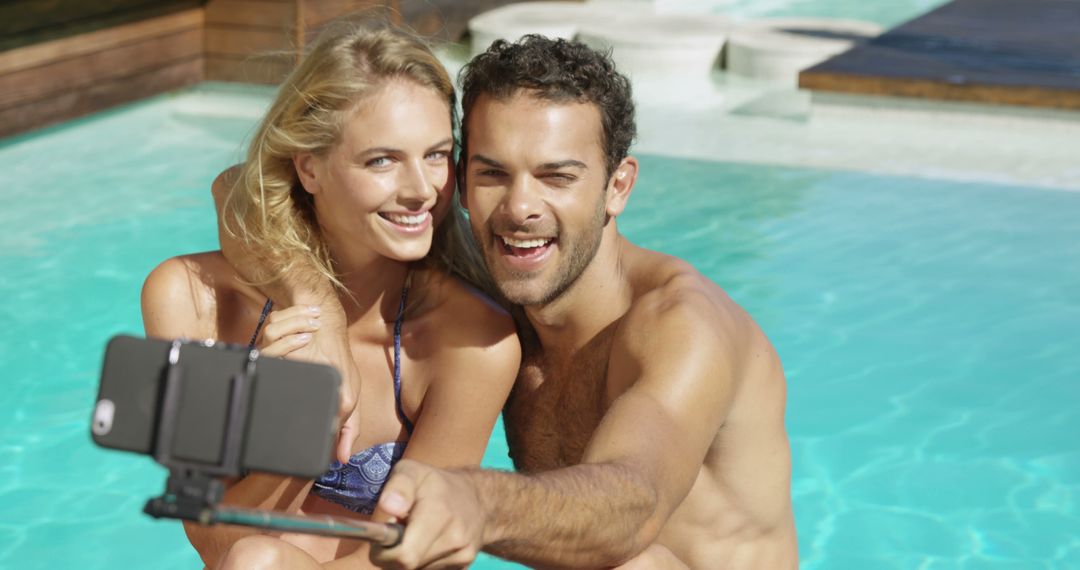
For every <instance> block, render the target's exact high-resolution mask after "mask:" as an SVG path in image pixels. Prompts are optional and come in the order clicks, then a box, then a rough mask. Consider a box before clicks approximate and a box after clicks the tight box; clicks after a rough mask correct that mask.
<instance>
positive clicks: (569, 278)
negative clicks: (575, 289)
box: [474, 188, 609, 307]
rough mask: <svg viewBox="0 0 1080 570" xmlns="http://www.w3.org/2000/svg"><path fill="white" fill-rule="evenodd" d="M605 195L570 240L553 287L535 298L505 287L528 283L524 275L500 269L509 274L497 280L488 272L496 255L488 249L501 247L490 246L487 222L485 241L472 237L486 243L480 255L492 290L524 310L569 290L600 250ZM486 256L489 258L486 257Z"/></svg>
mask: <svg viewBox="0 0 1080 570" xmlns="http://www.w3.org/2000/svg"><path fill="white" fill-rule="evenodd" d="M606 195H607V188H604V192H603V194H601V199H600V201H599V204H598V205H597V208H596V211H595V212H594V215H593V218H592V223H591V224H590V225H589V227H587V228H585V230H584V231H583V232H582V235H581V238H580V239H576V240H574V241H575V243H573V244H571V250H570V251H569V252H567V255H566V257H565V260H566V263H565V265H563V266H562V267H559V268H558V270H557V272H556V275H555V278H554V280H553V281H554V283H553V285H552V286H551V287H549V288H548V289H547V290H546V291H541V292H540V293H539V294H537V295H531V296H530V295H529V293H528V291H521V290H517V289H519V288H517V287H513V285H510V286H509V287H508V283H509V282H519V281H526V282H528V281H530V279H529V277H528V276H527V274H525V273H518V272H516V271H513V270H512V269H506V268H501V271H502V272H504V274H505V273H510V277H511V278H510V279H503V280H500V278H499V275H497V274H496V272H494V271H492V270H491V268H492V267H493V266H494V265H495V259H492V256H496V257H497V256H498V255H499V252H498V251H492V248H499V247H501V246H500V245H498V244H493V243H492V241H491V239H490V237H491V236H494V235H495V233H494V231H493V229H492V228H491V226H490V222H489V224H488V225H487V227H485V228H484V231H485V232H487V236H488V237H489V239H488V241H486V242H483V241H481V240H480V237H481V236H478V235H474V237H475V238H476V240H477V242H478V243H487V244H488V245H487V247H486V248H485V252H484V263H485V264H486V265H487V269H488V273H490V274H491V277H492V280H493V281H494V282H495V287H496V288H497V289H498V290H499V292H500V293H501V294H502V295H503V297H505V298H506V300H508V301H510V302H511V303H513V304H515V305H522V306H526V307H527V306H531V305H546V304H548V303H551V302H552V301H554V300H555V299H558V298H559V297H560V296H562V294H563V293H565V292H566V291H567V290H569V289H570V287H572V286H573V285H574V283H575V282H577V280H578V278H579V277H581V274H582V273H584V271H585V268H586V267H588V266H589V263H591V262H592V260H593V258H594V257H596V252H597V251H598V250H599V249H600V242H601V240H602V239H603V235H604V227H605V226H606V225H607V222H608V221H609V218H608V216H607V215H606V212H605V206H606V202H607V201H606V199H605V198H606ZM475 233H476V232H474V234H475ZM562 233H563V232H562V231H560V230H559V229H558V228H556V236H558V240H559V243H558V245H559V247H560V249H561V248H562V246H563V243H564V242H563V239H562V237H563V235H562ZM495 239H499V238H495ZM489 253H490V254H491V255H489ZM526 288H527V287H526Z"/></svg>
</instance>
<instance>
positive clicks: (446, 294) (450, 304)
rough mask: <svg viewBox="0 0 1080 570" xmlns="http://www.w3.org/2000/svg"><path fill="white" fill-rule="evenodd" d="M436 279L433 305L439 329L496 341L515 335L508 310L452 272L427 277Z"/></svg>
mask: <svg viewBox="0 0 1080 570" xmlns="http://www.w3.org/2000/svg"><path fill="white" fill-rule="evenodd" d="M430 280H431V281H434V282H437V289H438V291H439V293H438V297H439V299H438V303H437V306H435V307H433V313H434V315H433V316H434V317H435V318H436V320H437V322H438V324H439V326H440V328H444V329H446V330H448V331H453V334H454V335H455V336H456V335H460V336H461V338H462V339H463V340H464V339H468V340H470V341H473V342H483V343H484V344H487V343H492V342H497V341H499V340H502V339H505V338H506V337H508V336H516V334H517V333H516V329H515V328H514V320H513V318H511V316H510V312H509V311H508V310H507V309H506V308H505V307H503V306H502V305H500V304H499V303H497V302H496V301H495V300H493V299H492V298H491V297H489V296H488V295H487V294H485V293H484V292H483V291H481V290H480V289H477V288H476V287H474V286H473V285H472V284H470V283H468V282H466V281H464V280H462V279H460V278H459V277H457V276H455V275H450V274H446V273H442V272H438V273H436V274H434V275H432V276H431V277H430Z"/></svg>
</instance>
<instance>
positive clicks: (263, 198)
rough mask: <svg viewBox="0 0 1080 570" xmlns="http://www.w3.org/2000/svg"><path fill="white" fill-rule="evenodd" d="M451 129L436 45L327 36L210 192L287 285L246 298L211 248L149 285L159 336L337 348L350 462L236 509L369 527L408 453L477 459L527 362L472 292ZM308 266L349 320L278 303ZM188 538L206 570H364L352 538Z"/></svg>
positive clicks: (373, 34)
mask: <svg viewBox="0 0 1080 570" xmlns="http://www.w3.org/2000/svg"><path fill="white" fill-rule="evenodd" d="M453 126H454V90H453V86H452V83H451V81H450V78H449V77H448V76H447V74H446V71H445V70H444V69H443V67H442V66H441V65H440V64H439V62H438V61H437V60H436V59H435V57H434V56H433V55H432V54H431V52H430V51H429V50H428V49H427V47H426V46H424V45H423V44H422V43H421V42H419V41H417V40H416V39H414V38H412V37H410V36H408V35H407V34H405V33H402V32H400V31H396V30H394V29H391V28H385V27H384V28H377V29H374V28H355V27H353V28H341V27H338V28H333V29H331V30H329V31H327V32H325V33H324V34H323V35H322V36H321V37H320V38H319V39H318V40H317V41H316V42H315V44H314V46H313V47H312V48H311V50H310V51H309V53H308V54H307V56H306V57H305V58H304V59H303V61H302V62H301V63H300V64H299V65H298V67H297V68H296V69H295V70H294V71H293V72H292V74H291V75H290V76H289V77H288V78H287V79H286V80H285V82H284V83H283V85H282V86H281V88H280V90H279V92H278V95H277V98H276V99H275V101H274V103H273V105H272V106H271V107H270V110H269V111H268V113H267V115H266V117H265V119H264V120H263V122H262V123H261V125H260V127H259V129H258V130H257V132H256V134H255V136H254V138H253V140H252V144H251V148H250V150H249V153H248V156H247V161H246V162H245V163H244V165H243V166H241V167H239V171H238V172H234V173H233V175H232V176H224V175H223V177H219V180H218V181H215V185H216V186H217V188H216V189H215V192H216V193H217V194H218V195H219V197H221V198H222V199H223V200H222V210H221V220H222V228H223V232H224V235H225V239H226V242H229V243H235V244H239V246H240V247H242V248H243V251H244V252H245V254H246V255H248V256H251V257H253V258H255V259H256V260H257V263H254V264H253V265H257V266H260V267H272V268H274V271H275V272H276V273H274V274H270V275H262V276H260V277H259V278H258V279H255V280H254V283H255V285H252V284H251V281H247V280H245V279H243V278H241V276H240V275H239V274H238V273H237V272H236V271H235V270H234V268H233V267H232V266H231V265H230V264H229V263H228V262H227V261H226V259H225V257H224V256H223V255H222V253H221V252H220V251H213V252H207V253H198V254H191V255H184V256H180V257H176V258H172V259H169V260H167V261H165V262H164V263H162V264H161V265H160V266H158V267H157V268H156V269H154V271H153V272H152V273H151V274H150V276H149V277H148V278H147V280H146V284H145V285H144V288H143V298H142V309H143V319H144V323H145V327H146V334H147V335H148V336H155V337H163V338H175V337H189V338H214V339H219V340H222V341H227V342H232V343H240V344H248V343H249V342H250V343H252V344H253V345H254V346H257V347H259V348H260V350H261V351H262V352H263V353H264V354H270V355H275V356H287V357H304V356H307V357H310V356H311V355H306V354H304V348H305V346H308V345H310V344H312V343H311V338H312V335H313V334H314V333H316V332H317V331H322V332H321V333H320V334H324V335H325V334H334V335H336V338H338V339H339V341H340V345H341V350H340V351H338V352H337V353H336V354H330V355H323V356H322V358H324V359H325V360H328V361H329V362H331V363H332V364H335V365H336V366H338V368H339V369H340V370H342V372H343V375H344V376H345V378H346V380H347V382H346V387H347V389H346V390H344V392H343V395H344V398H343V400H344V402H345V405H344V406H343V413H342V416H343V419H344V420H345V422H344V425H345V426H347V429H344V430H343V432H342V433H343V437H342V441H341V444H340V447H339V451H338V453H337V457H338V462H334V463H333V464H332V465H331V468H330V470H329V471H328V472H327V473H326V474H325V475H323V476H322V477H320V478H319V479H318V480H316V481H314V482H312V481H299V480H295V479H289V478H281V477H274V476H269V475H260V474H252V475H249V476H247V477H244V478H243V479H241V480H239V481H237V482H235V483H233V484H232V485H231V486H230V487H229V489H228V491H227V492H226V495H225V502H226V503H229V504H234V505H242V506H247V507H256V508H272V509H277V510H286V511H291V512H300V513H311V514H332V515H337V516H352V517H368V516H369V515H370V513H371V512H372V509H373V508H374V506H375V503H376V500H377V498H378V494H379V491H380V489H381V485H382V483H383V482H384V481H385V478H386V476H387V473H388V471H389V469H390V467H392V466H393V464H394V463H395V462H396V461H398V460H399V459H400V458H401V457H408V458H413V459H418V460H421V461H423V462H425V463H429V464H433V465H438V466H443V467H451V466H467V465H476V464H478V463H479V461H480V459H481V456H482V455H483V452H484V448H485V446H486V444H487V441H488V437H489V435H490V433H491V430H492V428H493V426H494V423H495V420H496V417H497V416H498V413H499V411H500V409H501V406H502V404H503V402H504V400H505V399H506V396H507V394H508V392H509V390H510V387H511V385H512V383H513V380H514V377H515V375H516V373H517V369H518V365H519V362H520V348H519V344H518V340H517V337H516V335H515V330H514V325H513V322H512V320H511V319H510V317H509V316H508V314H507V313H506V312H505V311H504V310H503V309H501V308H500V307H499V306H498V305H496V304H495V303H493V302H492V301H491V300H490V299H489V298H487V297H486V296H485V295H484V294H482V293H480V292H479V289H478V287H482V286H483V279H484V272H483V269H482V265H481V262H480V258H479V257H478V256H477V255H476V253H475V249H474V246H473V245H472V243H471V242H470V241H469V235H468V231H467V230H466V229H465V228H466V227H467V226H465V225H464V222H463V218H462V213H461V212H460V210H459V208H458V207H457V205H456V199H455V198H456V197H455V185H454V173H453V156H452V152H453V148H454V138H453ZM297 267H306V268H315V269H317V270H318V273H320V274H322V275H323V276H324V280H325V282H326V284H323V285H322V286H319V285H318V284H316V285H315V286H313V289H314V290H321V291H330V292H331V294H333V295H334V296H336V297H337V300H340V304H338V303H336V302H335V303H334V304H332V306H334V307H341V311H340V312H339V311H333V310H330V311H328V310H327V309H325V305H324V308H323V309H322V310H321V311H320V309H319V308H318V307H317V305H311V306H308V305H294V306H288V307H285V306H277V307H275V306H274V305H273V303H272V302H271V301H270V300H269V298H268V295H267V294H266V292H267V291H268V290H269V288H268V287H267V284H271V283H274V282H280V281H281V279H280V278H281V277H282V276H285V275H288V274H290V272H291V271H292V270H293V269H294V268H297ZM470 281H471V282H472V284H470ZM358 378H359V379H360V380H357V379H358ZM297 381H298V382H302V381H303V379H302V378H298V379H297ZM357 402H358V404H357ZM354 408H355V409H354ZM185 528H186V531H187V533H188V538H189V540H190V541H191V543H192V545H193V546H194V547H195V548H196V549H197V550H198V552H199V554H200V556H201V557H202V559H203V561H204V563H205V564H206V565H207V566H208V567H210V568H215V567H219V566H223V567H237V568H239V567H255V566H257V565H258V564H261V562H258V560H259V558H260V557H263V558H265V557H266V556H271V555H272V556H275V557H278V558H277V559H276V562H275V564H281V565H285V566H289V567H292V566H297V565H306V564H310V565H315V564H321V563H330V562H331V561H333V560H336V559H341V558H343V557H346V556H348V557H349V558H350V559H352V561H351V564H352V565H351V567H353V568H355V567H357V566H356V561H362V560H366V554H365V549H366V545H365V544H363V543H360V542H357V541H348V540H341V539H330V538H323V537H314V536H309V535H293V534H284V535H274V536H275V537H277V538H271V537H267V536H259V535H257V533H256V532H255V531H252V530H247V529H240V528H233V527H200V526H198V525H188V526H186V527H185ZM277 539H280V540H277ZM238 542H240V544H239V545H238V544H237V543H238ZM234 546H235V548H234ZM230 549H231V551H230ZM227 552H228V557H226V556H225V555H226V553H227ZM350 555H351V556H350ZM264 561H265V560H264ZM342 562H344V561H342Z"/></svg>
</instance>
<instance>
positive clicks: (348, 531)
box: [207, 507, 405, 548]
mask: <svg viewBox="0 0 1080 570" xmlns="http://www.w3.org/2000/svg"><path fill="white" fill-rule="evenodd" d="M208 518H209V520H208V521H207V522H209V523H210V524H233V525H241V526H250V527H255V528H263V529H268V530H277V531H286V532H299V533H304V534H317V535H320V536H333V537H339V538H358V539H361V540H366V541H368V542H373V543H375V544H378V545H380V546H383V547H385V548H393V547H395V546H397V545H398V544H400V543H401V539H402V537H403V536H404V534H405V527H403V526H401V525H399V524H394V523H378V522H371V521H361V520H353V519H346V518H341V517H334V516H329V515H314V516H310V515H309V516H300V515H288V514H284V513H278V512H274V511H260V510H255V509H234V508H228V507H217V508H214V509H213V510H212V511H211V512H210V515H209V517H208Z"/></svg>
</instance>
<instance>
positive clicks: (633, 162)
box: [606, 156, 638, 218]
mask: <svg viewBox="0 0 1080 570" xmlns="http://www.w3.org/2000/svg"><path fill="white" fill-rule="evenodd" d="M637 173H638V161H637V159H636V158H634V157H632V156H628V157H626V158H624V159H622V162H620V163H619V166H618V167H617V168H615V172H612V173H611V178H610V179H609V180H608V192H607V204H606V211H607V215H608V216H610V217H612V218H614V217H616V216H618V215H619V214H621V213H622V211H623V209H624V208H626V201H627V200H629V199H630V192H631V191H633V189H634V182H635V181H636V180H637Z"/></svg>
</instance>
